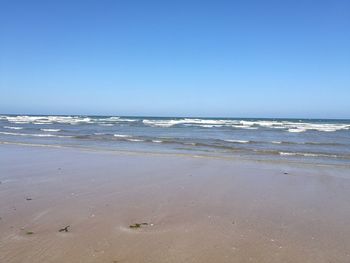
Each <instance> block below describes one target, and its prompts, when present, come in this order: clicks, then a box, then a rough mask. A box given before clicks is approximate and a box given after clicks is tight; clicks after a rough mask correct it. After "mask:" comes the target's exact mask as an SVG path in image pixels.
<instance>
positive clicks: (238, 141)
mask: <svg viewBox="0 0 350 263" xmlns="http://www.w3.org/2000/svg"><path fill="white" fill-rule="evenodd" d="M225 141H226V142H234V143H248V142H249V141H245V140H225Z"/></svg>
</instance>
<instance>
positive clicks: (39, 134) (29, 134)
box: [0, 132, 72, 138]
mask: <svg viewBox="0 0 350 263" xmlns="http://www.w3.org/2000/svg"><path fill="white" fill-rule="evenodd" d="M0 134H4V135H13V136H31V137H58V138H71V137H72V136H64V135H54V134H43V133H32V134H31V133H16V132H0Z"/></svg>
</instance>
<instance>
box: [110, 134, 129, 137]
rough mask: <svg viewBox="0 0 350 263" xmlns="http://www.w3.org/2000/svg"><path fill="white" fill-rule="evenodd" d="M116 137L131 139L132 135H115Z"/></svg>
mask: <svg viewBox="0 0 350 263" xmlns="http://www.w3.org/2000/svg"><path fill="white" fill-rule="evenodd" d="M113 136H114V137H120V138H127V137H131V136H130V135H127V134H114V135H113Z"/></svg>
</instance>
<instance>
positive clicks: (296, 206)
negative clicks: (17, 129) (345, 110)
mask: <svg viewBox="0 0 350 263" xmlns="http://www.w3.org/2000/svg"><path fill="white" fill-rule="evenodd" d="M348 171H349V170H348V169H346V168H342V167H335V166H331V167H330V166H327V167H324V166H316V165H309V164H307V165H304V164H293V163H270V162H254V161H242V160H224V159H214V158H191V157H189V156H175V155H164V154H159V155H150V154H142V153H141V154H140V153H128V154H125V153H121V152H118V153H113V154H111V153H110V152H102V151H84V150H81V149H74V148H48V147H28V146H18V145H3V144H2V145H0V181H1V184H0V217H1V220H0V232H1V233H2V235H1V237H0V261H1V262H2V261H3V262H9V263H15V262H24V261H27V262H39V263H40V262H63V261H64V262H257V263H258V262H259V263H265V262H266V263H275V262H276V263H277V262H291V263H294V262H309V263H316V262H317V263H320V262H321V263H323V262H324V263H326V262H327V263H328V262H341V263H343V262H344V263H346V262H348V261H349V260H350V253H349V252H348V251H350V245H349V244H350V227H349V226H348V222H349V220H350V208H349V205H348V204H349V202H350V195H349V192H350V191H349V190H350V181H349V180H348V179H349V175H348ZM137 224H140V225H139V226H137ZM67 226H69V228H68V229H67V231H68V232H65V231H59V230H61V229H64V228H65V227H67ZM131 226H136V227H131Z"/></svg>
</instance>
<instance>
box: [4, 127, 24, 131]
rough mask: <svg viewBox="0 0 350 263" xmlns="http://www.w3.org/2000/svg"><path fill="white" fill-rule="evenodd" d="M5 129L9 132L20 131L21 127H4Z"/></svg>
mask: <svg viewBox="0 0 350 263" xmlns="http://www.w3.org/2000/svg"><path fill="white" fill-rule="evenodd" d="M4 128H5V129H11V130H22V129H23V127H12V126H4Z"/></svg>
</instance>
